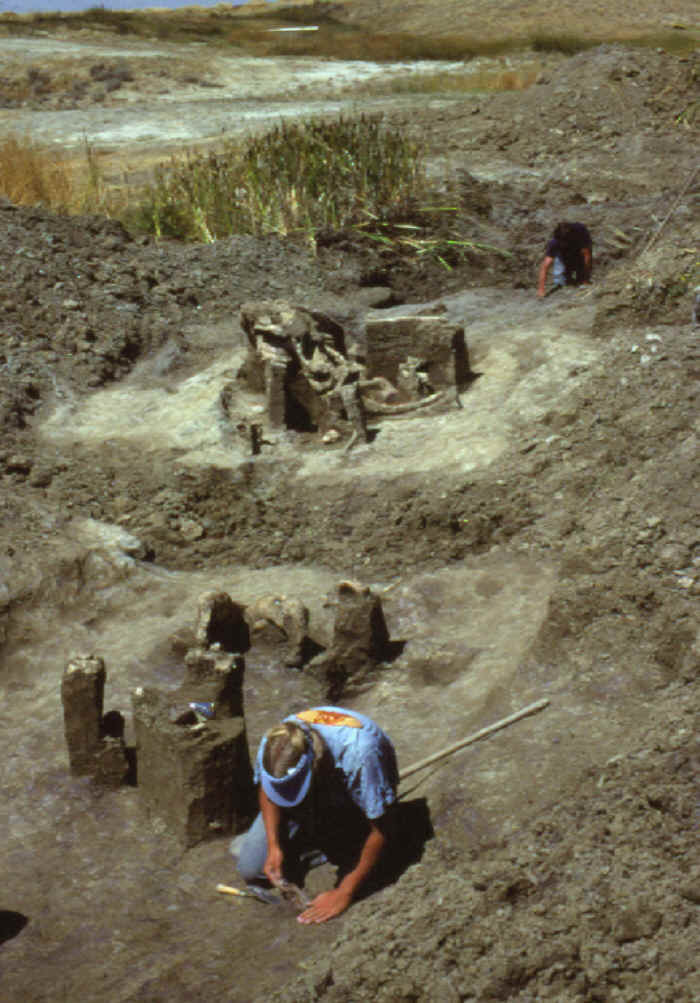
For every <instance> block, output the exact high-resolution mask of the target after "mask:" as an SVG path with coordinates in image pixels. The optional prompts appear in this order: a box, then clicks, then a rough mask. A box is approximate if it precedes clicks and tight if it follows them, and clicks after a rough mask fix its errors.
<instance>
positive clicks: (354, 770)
mask: <svg viewBox="0 0 700 1003" xmlns="http://www.w3.org/2000/svg"><path fill="white" fill-rule="evenodd" d="M285 721H291V722H292V723H295V724H296V723H301V724H302V725H306V726H307V727H309V728H312V729H313V730H314V731H316V732H318V734H319V735H320V736H321V738H322V739H323V742H324V744H325V746H326V749H327V751H328V756H329V757H330V760H331V767H332V771H333V774H334V775H335V776H336V777H337V778H338V779H340V780H341V782H342V784H341V785H342V788H343V789H344V794H345V795H346V796H348V797H349V798H350V799H351V801H352V802H353V803H354V804H355V805H356V806H357V807H358V808H359V809H360V811H361V812H362V813H363V814H364V815H365V817H366V818H368V819H376V818H381V816H382V815H383V814H384V813H385V812H386V810H387V808H389V806H390V805H392V804H393V803H394V801H395V800H396V788H397V786H398V782H399V772H398V767H397V765H396V753H395V751H394V746H393V745H392V743H391V740H390V739H389V737H388V735H386V734H385V733H384V732H383V731H382V729H381V728H380V727H379V725H377V724H375V723H374V721H372V720H371V718H368V717H366V716H365V715H364V714H358V713H357V711H352V710H346V709H344V708H343V707H313V708H311V709H310V710H307V711H300V712H299V713H298V714H290V715H289V717H286V718H285ZM261 768H262V742H261V743H260V747H259V748H258V754H257V757H256V761H255V782H256V783H259V782H260V771H261ZM331 786H332V785H331ZM328 793H329V794H330V793H331V789H330V788H329V791H328Z"/></svg>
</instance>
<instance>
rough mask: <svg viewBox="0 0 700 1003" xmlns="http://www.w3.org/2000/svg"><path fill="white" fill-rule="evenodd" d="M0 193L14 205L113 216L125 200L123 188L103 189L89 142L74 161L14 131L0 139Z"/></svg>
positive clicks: (94, 155)
mask: <svg viewBox="0 0 700 1003" xmlns="http://www.w3.org/2000/svg"><path fill="white" fill-rule="evenodd" d="M0 195H3V196H4V197H5V198H7V199H9V200H10V202H13V203H14V204H15V205H25V206H34V205H42V206H45V207H46V208H47V209H52V210H54V211H55V212H62V213H68V214H71V213H93V212H94V213H101V214H103V215H107V216H114V215H118V214H119V213H121V212H123V211H124V207H125V205H126V204H127V194H126V191H125V190H120V191H118V192H110V191H108V190H107V188H106V186H105V184H104V182H103V178H102V172H101V169H100V164H99V158H98V155H97V153H96V152H95V150H94V149H93V148H92V147H91V146H90V144H89V143H87V142H85V144H84V148H83V152H82V156H81V158H80V160H79V162H78V163H77V164H76V163H75V162H74V161H72V160H70V159H69V158H68V157H67V156H66V155H64V154H62V153H60V152H59V151H56V150H55V149H53V148H52V149H47V148H45V147H42V146H41V145H39V144H37V143H34V142H32V140H30V139H28V138H26V137H20V136H14V135H10V136H7V137H6V138H5V139H3V140H1V141H0Z"/></svg>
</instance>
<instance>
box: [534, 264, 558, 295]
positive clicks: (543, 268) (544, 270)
mask: <svg viewBox="0 0 700 1003" xmlns="http://www.w3.org/2000/svg"><path fill="white" fill-rule="evenodd" d="M553 262H554V258H550V256H549V255H545V257H544V258H543V259H542V264H541V265H540V273H539V276H538V280H537V295H538V296H539V298H540V299H542V297H543V296H544V289H545V284H546V282H547V274H548V273H549V269H550V268H551V267H552V263H553Z"/></svg>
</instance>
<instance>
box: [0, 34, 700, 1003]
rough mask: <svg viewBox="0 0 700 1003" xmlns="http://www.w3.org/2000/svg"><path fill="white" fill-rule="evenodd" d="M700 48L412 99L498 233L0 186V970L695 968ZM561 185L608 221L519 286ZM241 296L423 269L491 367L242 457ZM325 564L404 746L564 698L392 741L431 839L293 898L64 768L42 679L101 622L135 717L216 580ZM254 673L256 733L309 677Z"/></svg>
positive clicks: (314, 610) (372, 986)
mask: <svg viewBox="0 0 700 1003" xmlns="http://www.w3.org/2000/svg"><path fill="white" fill-rule="evenodd" d="M697 73H698V64H697V59H695V58H694V57H683V58H678V57H675V56H672V55H669V54H668V53H664V52H656V51H634V50H629V49H622V48H618V47H611V46H603V47H601V48H598V49H593V50H591V51H590V52H587V53H585V54H581V55H578V56H575V57H572V58H571V59H561V60H557V61H556V65H553V66H552V68H551V69H548V70H547V71H546V73H545V75H544V77H543V78H542V80H541V82H540V83H539V84H537V85H535V86H534V87H533V88H531V89H530V90H528V91H525V92H522V93H509V94H499V95H495V96H489V97H486V96H480V97H469V98H465V99H464V100H463V101H461V102H457V101H449V102H448V101H445V102H438V103H437V104H436V105H432V104H431V105H430V106H428V105H425V106H423V105H420V104H419V103H417V105H416V107H415V108H414V109H413V110H412V112H411V115H410V116H405V113H404V112H399V113H398V114H400V115H402V116H403V118H402V120H403V121H404V122H405V124H406V126H407V127H408V128H413V129H415V130H416V131H417V132H421V133H422V134H423V136H424V138H425V139H426V142H428V144H429V147H430V150H431V151H432V165H433V173H434V176H435V178H436V185H438V186H441V187H442V190H443V192H448V193H449V194H450V195H452V196H454V197H456V198H458V199H459V205H460V210H461V213H462V214H463V216H462V218H463V220H464V222H465V225H466V224H467V223H468V224H469V226H470V228H471V231H470V232H472V233H473V235H474V238H475V239H477V240H480V241H482V242H485V243H489V244H493V245H495V246H498V247H502V248H504V249H508V250H509V251H511V252H512V253H513V255H514V257H513V258H512V259H504V258H503V257H502V256H499V255H497V254H489V255H476V254H475V255H474V256H473V257H472V258H470V259H468V260H467V261H465V262H463V263H461V264H456V265H455V266H454V268H453V269H452V271H449V272H447V271H446V270H445V269H444V268H443V267H441V265H440V264H439V263H438V262H428V261H422V262H421V263H420V265H417V264H416V263H415V262H414V261H411V260H409V259H405V258H402V257H401V256H400V255H398V254H397V253H396V252H395V251H391V252H389V253H382V252H379V251H375V252H369V251H368V250H367V248H366V247H364V246H363V247H359V246H357V245H356V243H355V242H354V241H353V239H352V238H351V237H350V236H349V235H345V236H341V237H340V238H338V239H335V240H334V241H333V242H329V243H328V244H327V245H326V246H324V247H321V248H320V249H319V253H318V255H317V256H316V257H312V256H310V255H309V253H308V252H307V251H306V250H305V249H303V248H299V247H295V246H294V245H290V244H288V243H285V242H282V241H280V240H277V239H274V238H270V239H266V240H257V239H253V238H231V239H229V240H224V241H219V242H217V243H216V244H213V245H210V246H201V247H200V246H186V247H185V246H181V245H176V244H170V243H168V242H161V243H152V242H149V241H146V240H143V239H133V238H132V237H131V236H130V235H129V234H127V233H126V231H124V230H123V229H122V228H121V227H120V226H118V225H117V224H115V223H114V222H110V221H106V220H102V219H98V218H90V219H61V218H58V217H55V216H52V215H51V214H49V213H47V212H45V211H44V210H42V209H31V210H28V209H20V208H17V207H15V206H11V205H9V204H7V203H5V204H2V205H0V247H1V248H2V256H1V257H2V262H3V264H2V266H0V296H1V298H2V305H3V311H2V319H1V320H0V332H1V341H0V387H1V391H0V414H1V417H2V428H1V430H0V436H1V438H0V478H1V483H2V489H1V493H0V513H1V515H0V582H1V584H0V632H1V633H0V636H1V638H2V644H3V647H2V650H1V657H2V668H1V672H2V678H1V681H2V685H3V689H4V695H3V703H2V709H1V711H0V713H1V715H2V724H3V733H4V735H5V740H6V741H5V748H6V754H5V756H4V757H3V763H2V789H3V808H4V810H3V813H2V822H1V823H0V825H1V828H0V837H1V839H2V845H3V867H2V874H3V900H2V902H1V903H0V905H2V910H4V911H3V912H0V916H1V917H2V924H3V925H2V927H0V929H1V930H2V934H3V940H4V943H3V944H2V945H1V946H0V965H1V966H2V981H1V982H0V998H2V999H3V1000H7V1001H8V1003H9V1001H10V1000H16V999H20V998H21V999H24V1000H28V1001H35V1003H39V1001H41V1003H45V1001H46V1003H48V1001H49V1000H51V1001H53V1000H66V1001H73V1000H77V999H80V1000H85V1001H92V1000H97V999H103V998H110V999H113V1000H118V1001H124V1003H126V1001H133V1003H136V1001H153V1003H156V1001H166V1000H168V1001H172V1003H174V1001H183V1003H184V1001H188V1003H189V1001H192V1000H206V999H226V1000H230V1001H241V1003H243V1001H249V1000H251V999H270V998H273V997H274V994H277V998H278V999H280V1000H285V1001H290V1000H299V1001H302V1000H303V1001H306V1000H324V1001H356V1000H365V999H366V1000H378V1001H386V1003H389V1001H392V1003H393V1001H401V1000H405V1001H408V1000H411V1001H428V1000H430V1001H435V1000H439V1001H442V1000H444V1001H453V1000H454V1001H457V1000H461V1001H475V1003H476V1001H479V1003H481V1001H486V1000H504V999H509V1000H520V1001H523V1003H525V1001H535V1000H547V1001H569V1000H571V1001H577V1000H581V1001H591V1003H593V1001H600V1003H603V1001H606V1003H607V1001H626V1003H632V1001H638V1000H643V1001H667V1000H668V1001H670V1000H674V1001H680V1003H685V1001H688V1003H690V1001H691V1000H694V999H696V998H697V997H698V994H699V993H700V982H699V980H700V972H699V971H698V967H697V920H698V914H697V910H698V903H699V902H700V892H699V890H698V881H699V880H700V872H699V871H698V858H697V840H698V831H699V827H700V814H698V811H699V808H698V805H699V802H698V765H699V763H698V749H697V723H698V717H697V715H698V689H697V687H698V670H699V668H700V647H699V645H700V640H699V638H698V604H699V597H700V551H699V549H698V547H699V544H700V525H699V524H698V505H697V487H696V485H697V473H698V471H697V465H698V397H697V387H698V375H699V374H700V353H699V350H698V329H697V327H694V326H693V325H692V323H691V310H692V298H693V293H692V290H693V286H694V285H695V284H696V283H697V282H698V281H699V278H698V272H697V269H698V247H697V199H698V182H699V179H698V176H697V173H694V172H696V171H697V154H696V148H697V132H696V130H695V128H694V125H693V121H692V116H687V115H684V114H683V112H684V111H685V110H686V109H688V108H689V107H691V105H692V103H693V102H694V101H697ZM563 217H569V218H577V219H581V220H583V221H584V222H586V223H587V224H588V225H589V226H590V228H591V230H592V232H593V237H594V246H595V261H596V265H595V273H594V283H593V285H592V286H589V287H584V288H580V289H567V290H564V291H562V292H559V293H557V294H555V295H552V296H549V297H547V298H546V299H545V300H544V301H542V302H540V301H538V300H537V299H536V298H535V296H534V286H535V276H536V270H537V264H538V261H539V258H540V257H541V254H542V250H543V246H544V242H545V240H546V239H547V237H548V235H549V232H550V231H551V229H552V227H553V225H554V224H555V223H556V222H557V220H558V219H560V218H563ZM378 287H380V288H381V290H383V292H382V293H381V295H378V293H377V288H378ZM262 298H285V299H289V300H290V301H291V302H293V303H295V302H296V303H303V304H304V305H306V306H308V305H313V306H314V307H316V308H318V309H322V310H324V311H326V312H328V313H330V314H331V315H332V316H334V317H336V318H337V319H338V320H339V321H340V322H341V323H342V324H343V325H344V326H345V327H346V329H347V330H349V331H352V332H361V330H362V325H363V321H364V318H365V316H366V313H367V311H368V310H369V309H376V308H372V307H369V306H367V304H370V303H377V302H380V301H382V300H383V301H384V302H388V303H390V304H392V305H390V306H388V307H385V308H384V309H385V310H388V311H397V310H402V311H406V310H407V309H411V310H418V309H419V307H421V305H423V306H424V305H426V304H428V305H430V306H431V307H435V306H436V305H437V304H438V303H440V304H442V309H444V311H445V312H446V313H447V315H448V317H449V318H450V319H453V320H456V321H458V322H460V323H463V324H464V327H465V332H466V338H467V343H468V346H469V351H470V359H471V364H472V367H473V369H474V370H475V372H477V373H479V378H478V379H477V380H475V381H474V383H473V384H472V386H471V388H470V389H469V391H468V392H467V393H466V394H465V395H464V396H463V403H464V407H463V409H461V410H458V409H457V408H455V407H454V406H444V407H439V408H437V409H435V411H433V412H431V413H425V414H421V413H416V414H412V415H408V416H405V417H402V418H391V419H385V420H382V421H381V422H377V423H376V429H377V435H376V437H375V438H374V441H373V442H372V443H370V444H367V445H362V446H357V447H356V448H355V449H353V450H352V451H351V452H349V453H346V452H345V451H344V450H343V449H342V446H341V447H329V446H327V445H324V444H323V443H322V442H321V441H320V437H319V436H315V435H313V434H312V433H286V434H284V435H282V436H279V437H278V438H276V439H274V440H273V441H272V443H271V444H268V445H267V446H265V447H264V448H263V451H262V453H261V455H260V456H259V457H256V458H255V460H254V461H253V460H252V459H251V458H250V457H249V456H248V455H247V453H246V448H245V443H244V442H243V441H242V440H241V438H240V436H239V435H238V434H237V433H236V429H235V421H232V420H231V412H230V409H229V411H228V412H226V411H224V410H223V409H222V407H221V399H222V397H221V395H222V392H223V391H226V392H227V394H228V398H227V399H228V400H231V395H232V391H231V387H232V386H233V387H234V390H233V398H232V399H233V401H234V404H233V414H234V417H235V416H236V415H238V416H249V415H250V414H251V413H254V411H255V408H256V406H258V402H256V401H255V400H253V399H251V398H250V396H246V394H245V393H244V392H243V391H242V390H240V389H238V390H236V387H237V384H236V372H237V368H238V366H239V365H240V361H241V358H242V351H243V347H244V338H243V334H242V331H241V329H240V325H239V322H238V310H239V307H240V305H241V303H243V302H246V301H247V300H250V299H262ZM127 534H128V535H127ZM347 577H352V578H356V579H360V580H361V581H364V582H366V583H367V584H371V585H372V587H373V589H374V590H375V591H376V592H377V593H378V594H379V595H381V596H382V603H383V608H384V612H385V616H386V620H387V625H388V627H389V631H390V635H391V637H392V639H394V640H397V641H399V640H400V641H402V642H404V644H403V650H402V652H401V654H400V655H399V656H398V657H397V658H396V659H395V660H394V661H393V662H391V663H390V664H389V665H388V666H386V667H384V668H383V670H382V671H380V672H378V673H377V675H376V676H375V677H374V678H370V679H366V680H364V682H363V684H362V686H358V687H356V688H355V689H354V690H352V691H350V692H349V693H347V694H346V695H345V696H344V698H343V701H344V702H345V703H347V704H349V705H350V706H353V707H356V708H357V709H358V710H362V711H365V712H368V713H370V714H372V715H373V716H374V717H376V718H377V720H378V721H379V722H380V723H381V724H382V725H384V726H386V728H387V730H388V731H389V733H390V734H391V736H392V738H393V739H394V741H395V744H396V746H397V751H398V754H399V761H400V763H402V764H403V765H407V764H408V763H409V762H413V761H415V760H417V759H420V758H422V757H423V756H424V755H428V754H429V753H431V752H433V751H435V750H437V749H439V748H440V747H442V746H444V745H447V744H449V743H451V742H453V741H456V740H457V739H459V738H460V737H462V736H464V735H467V734H469V733H470V732H472V731H476V730H477V729H478V728H480V727H483V726H485V725H486V724H489V723H490V722H491V721H493V720H495V719H497V718H500V717H503V716H505V715H506V714H509V713H511V712H512V711H514V710H517V709H518V708H519V707H520V706H523V705H525V704H527V703H529V702H531V701H533V700H535V699H538V698H540V697H548V698H549V699H550V706H549V707H548V708H547V710H545V711H543V712H542V713H541V714H539V715H537V716H535V717H533V718H530V719H528V720H526V721H523V722H520V723H519V724H516V725H513V726H512V728H510V729H508V730H507V731H504V732H501V733H500V734H499V735H497V736H494V737H493V738H491V739H490V740H488V741H486V742H484V743H481V744H479V745H476V746H474V747H472V748H470V749H467V750H464V751H463V752H461V753H459V754H457V755H456V756H455V757H453V758H452V759H450V760H448V761H447V762H446V763H444V764H443V765H441V766H439V767H436V768H434V769H432V770H429V771H426V774H425V775H420V776H418V777H416V778H412V780H411V782H410V783H407V785H406V792H405V798H406V800H407V801H408V802H409V804H413V805H414V807H415V810H416V811H418V810H419V809H421V808H422V807H425V808H427V810H428V811H429V814H430V820H431V823H432V826H433V829H434V837H433V838H432V839H430V840H429V841H428V842H427V843H426V845H425V848H424V852H423V855H422V858H421V859H420V861H418V862H417V863H414V864H412V865H411V866H410V867H409V868H408V869H407V870H406V871H405V872H404V873H403V874H402V875H401V877H400V878H399V879H398V881H396V882H395V883H393V884H391V885H389V886H388V887H386V888H384V889H383V890H381V891H379V892H377V893H376V894H373V895H371V896H368V897H367V898H366V899H364V900H363V901H360V902H358V903H356V904H355V905H354V906H353V907H352V908H351V909H350V910H349V911H348V912H347V914H346V915H345V916H343V917H342V918H341V919H339V920H338V921H337V922H334V923H331V924H328V925H327V926H324V927H320V928H317V929H314V930H313V932H312V931H310V930H308V929H306V928H302V927H300V926H299V925H298V924H296V922H295V921H294V917H293V914H290V913H289V912H287V911H284V909H283V908H282V907H280V908H277V907H271V906H270V907H268V906H265V905H263V904H261V903H257V902H253V901H250V900H240V901H239V900H236V899H232V898H229V897H227V896H221V895H219V896H217V894H216V892H215V886H216V884H217V883H219V882H223V883H226V884H235V883H236V881H237V878H236V874H235V870H234V868H233V866H232V864H230V863H229V859H228V857H227V853H226V840H225V839H223V838H217V839H213V840H211V841H209V842H207V843H205V844H202V845H201V846H199V847H196V848H195V849H193V850H190V851H188V852H187V853H183V852H182V851H181V850H180V849H179V848H178V847H177V846H176V845H175V843H174V842H173V841H172V840H171V837H170V835H169V834H168V833H167V832H164V831H161V830H160V829H159V828H158V827H157V826H154V825H153V824H151V823H149V822H148V820H147V819H146V818H145V817H144V816H143V814H142V812H141V809H140V806H139V802H138V796H137V791H136V790H134V789H133V788H128V787H126V788H123V789H122V790H121V791H119V792H117V793H115V792H107V791H101V790H99V789H97V788H95V787H93V786H92V785H91V784H90V782H89V781H87V780H77V779H75V778H72V777H71V776H70V773H69V771H68V761H67V754H66V750H65V745H64V742H63V734H62V720H61V706H60V679H61V673H62V671H63V668H64V666H65V664H66V661H67V659H68V658H69V657H70V655H71V654H73V653H74V652H76V651H94V652H96V653H97V654H99V655H101V656H102V657H104V658H105V661H106V664H107V692H106V706H107V707H116V708H119V709H120V710H122V711H123V712H125V713H126V714H127V716H128V711H129V706H130V694H131V691H132V690H133V688H134V687H135V686H139V685H144V684H148V685H151V684H153V685H160V686H163V687H166V688H173V687H176V686H177V685H179V683H180V681H181V677H182V653H183V650H184V646H185V641H186V639H187V637H188V632H190V631H191V629H192V626H193V621H194V617H195V614H196V606H197V597H198V596H199V595H200V594H201V593H202V592H205V591H208V590H211V589H225V590H226V591H227V592H229V593H230V594H231V595H232V597H233V598H234V599H236V600H237V601H240V602H243V603H248V602H252V601H253V600H254V599H255V598H256V597H259V596H262V595H266V594H286V595H290V596H296V597H299V598H301V599H302V600H303V601H304V602H305V603H306V605H307V606H308V607H309V610H310V631H311V633H312V635H313V637H314V640H315V641H317V642H318V643H319V644H320V645H327V644H328V642H329V639H330V636H331V632H332V622H333V605H332V602H333V594H334V590H335V586H336V584H337V582H339V581H340V580H341V579H343V578H347ZM244 696H245V709H246V718H247V724H248V738H249V743H250V746H251V749H254V748H255V747H256V745H257V742H258V740H259V737H260V735H261V733H262V731H263V730H264V728H265V727H267V726H268V725H269V724H270V723H273V722H274V721H275V720H276V719H277V718H278V717H279V716H281V715H282V714H284V713H286V712H287V710H288V709H290V708H291V707H293V706H300V705H301V704H303V703H311V702H314V701H316V700H319V699H320V698H321V696H322V694H321V691H320V688H319V684H318V682H317V680H316V679H314V678H313V677H312V676H310V675H308V674H305V673H304V672H300V671H299V670H296V669H291V670H290V669H281V668H279V667H278V666H277V665H276V664H275V663H274V659H271V658H267V659H265V658H258V659H257V660H250V661H249V663H248V664H247V666H246V678H245V685H244ZM129 727H130V724H129V722H128V721H127V730H128V729H129ZM414 779H415V783H414V782H413V780H414ZM423 799H424V800H423ZM329 881H332V873H331V872H330V871H329V869H328V868H322V869H321V870H320V871H318V872H314V873H313V875H312V878H311V885H312V889H313V888H320V887H323V885H324V883H328V882H329ZM23 917H24V918H26V920H27V922H24V919H23Z"/></svg>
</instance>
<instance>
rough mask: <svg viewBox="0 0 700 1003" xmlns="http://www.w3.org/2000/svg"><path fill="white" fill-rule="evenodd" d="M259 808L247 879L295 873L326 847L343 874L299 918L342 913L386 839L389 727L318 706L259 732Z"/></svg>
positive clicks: (248, 848) (242, 859)
mask: <svg viewBox="0 0 700 1003" xmlns="http://www.w3.org/2000/svg"><path fill="white" fill-rule="evenodd" d="M255 781H256V783H258V784H259V785H260V787H259V792H258V799H259V804H260V814H259V815H258V817H257V818H256V820H255V822H254V823H253V825H252V827H251V829H250V830H249V832H248V833H247V834H246V836H245V838H244V839H243V842H242V845H241V847H240V851H239V853H238V870H239V872H240V874H241V876H242V877H243V878H244V879H245V880H246V881H249V882H254V881H255V880H256V879H257V880H259V879H260V878H261V877H267V878H268V879H269V880H270V881H271V882H272V883H273V884H275V883H277V882H278V881H280V880H281V879H282V877H287V878H289V879H291V880H295V878H296V877H297V875H298V873H299V872H300V869H301V868H302V867H303V858H307V859H308V857H309V856H310V855H311V854H313V852H314V851H320V852H321V854H323V855H325V856H326V857H327V858H328V859H329V860H331V861H332V862H333V863H337V864H338V865H339V875H340V880H339V882H338V884H337V885H336V887H335V888H333V889H332V890H331V891H327V892H322V893H321V894H320V895H318V896H316V898H315V899H314V900H313V901H312V902H311V904H310V905H309V906H308V907H307V908H306V909H305V910H304V912H302V913H301V915H300V916H299V921H300V922H301V923H323V922H325V921H326V920H328V919H331V918H332V917H334V916H339V915H340V913H342V912H344V911H345V909H347V907H348V906H349V905H350V903H351V902H352V900H353V899H354V898H355V896H356V895H357V893H358V891H359V889H360V887H361V886H362V884H363V883H364V882H365V880H366V879H367V877H368V876H369V875H370V873H371V872H372V871H373V870H374V869H375V867H376V865H377V863H378V861H379V859H380V857H381V855H382V852H383V850H384V848H385V846H386V844H387V841H388V839H389V838H390V826H391V815H392V807H393V805H394V804H395V802H396V788H397V785H398V769H397V765H396V754H395V752H394V747H393V745H392V744H391V741H390V739H389V738H388V736H387V735H386V734H385V733H384V732H383V731H382V730H381V728H380V727H379V726H378V725H376V724H375V723H374V721H372V720H371V719H370V718H368V717H365V716H364V715H363V714H358V713H356V712H355V711H348V710H344V709H343V708H342V707H317V708H313V709H311V710H307V711H302V712H301V713H299V714H293V715H290V716H289V717H287V718H285V720H284V721H283V723H282V724H281V725H278V726H277V727H275V728H272V729H270V731H268V732H267V733H266V734H265V736H264V737H263V739H262V741H261V743H260V747H259V749H258V754H257V757H256V762H255Z"/></svg>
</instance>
